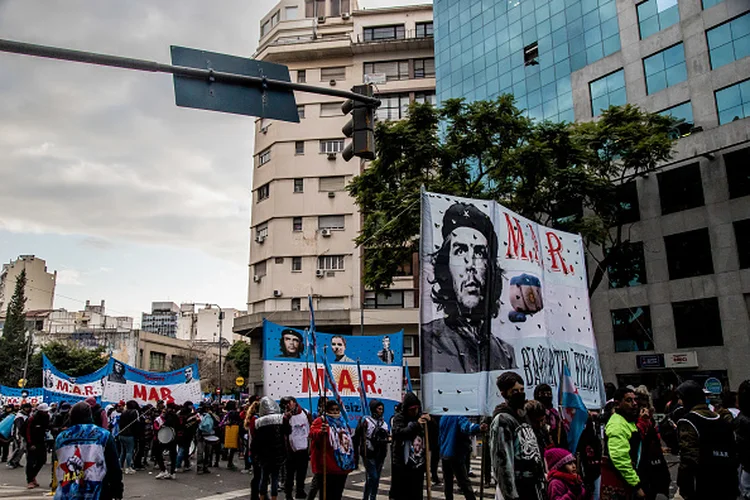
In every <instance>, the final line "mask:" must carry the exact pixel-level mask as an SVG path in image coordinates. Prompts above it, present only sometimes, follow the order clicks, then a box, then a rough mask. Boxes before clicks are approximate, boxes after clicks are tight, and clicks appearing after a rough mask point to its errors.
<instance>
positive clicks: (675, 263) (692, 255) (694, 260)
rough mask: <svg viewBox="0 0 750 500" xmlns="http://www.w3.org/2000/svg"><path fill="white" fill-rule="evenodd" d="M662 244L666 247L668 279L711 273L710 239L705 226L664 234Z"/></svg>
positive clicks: (712, 268) (712, 267) (712, 266)
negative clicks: (684, 231)
mask: <svg viewBox="0 0 750 500" xmlns="http://www.w3.org/2000/svg"><path fill="white" fill-rule="evenodd" d="M664 246H665V248H666V249H667V267H668V268H669V279H671V280H678V279H682V278H691V277H693V276H703V275H705V274H713V272H714V263H713V259H712V258H711V239H710V238H709V236H708V229H707V228H703V229H696V230H695V231H688V232H686V233H679V234H673V235H671V236H665V237H664Z"/></svg>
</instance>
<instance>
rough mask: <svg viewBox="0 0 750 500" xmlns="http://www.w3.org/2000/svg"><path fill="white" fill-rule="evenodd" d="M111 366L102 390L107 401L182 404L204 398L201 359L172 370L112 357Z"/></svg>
mask: <svg viewBox="0 0 750 500" xmlns="http://www.w3.org/2000/svg"><path fill="white" fill-rule="evenodd" d="M107 367H108V370H109V371H108V375H107V377H106V380H105V381H104V391H103V393H102V401H105V402H107V403H114V402H117V401H129V400H131V399H132V400H135V401H137V402H138V404H141V405H144V404H147V403H150V404H156V402H157V401H159V400H162V401H165V402H167V403H171V402H174V403H177V404H182V403H184V402H186V401H192V402H193V403H196V402H199V401H201V400H202V399H203V394H202V393H201V383H200V376H199V374H198V364H197V363H193V364H190V365H187V366H185V367H183V368H180V369H179V370H174V371H171V372H147V371H145V370H139V369H138V368H135V367H133V366H130V365H128V364H125V363H123V362H122V361H119V360H117V359H114V358H110V359H109V363H108V365H107Z"/></svg>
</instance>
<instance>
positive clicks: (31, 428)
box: [26, 403, 50, 489]
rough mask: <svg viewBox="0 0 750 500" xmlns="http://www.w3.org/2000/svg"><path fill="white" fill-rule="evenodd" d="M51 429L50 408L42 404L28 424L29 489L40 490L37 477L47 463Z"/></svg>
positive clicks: (27, 460)
mask: <svg viewBox="0 0 750 500" xmlns="http://www.w3.org/2000/svg"><path fill="white" fill-rule="evenodd" d="M49 428H50V418H49V406H48V405H47V403H40V404H39V405H37V407H36V411H35V412H34V413H33V415H31V416H30V417H29V421H28V422H27V423H26V449H27V452H26V482H27V483H28V486H27V488H29V489H32V488H38V487H39V483H38V482H37V481H36V475H37V474H39V471H40V470H42V467H43V466H44V464H45V463H47V442H46V441H47V431H48V430H49Z"/></svg>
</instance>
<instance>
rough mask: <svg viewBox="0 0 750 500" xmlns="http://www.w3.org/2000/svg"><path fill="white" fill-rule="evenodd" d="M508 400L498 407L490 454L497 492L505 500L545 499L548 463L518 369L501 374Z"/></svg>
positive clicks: (500, 382)
mask: <svg viewBox="0 0 750 500" xmlns="http://www.w3.org/2000/svg"><path fill="white" fill-rule="evenodd" d="M496 385H497V388H498V389H499V390H500V394H501V395H502V396H503V398H504V399H505V403H503V404H500V405H498V406H497V408H495V416H494V418H493V419H492V425H491V426H490V458H491V460H492V470H493V474H494V476H495V480H496V481H497V488H496V496H497V497H498V498H503V499H505V500H517V499H523V500H543V498H544V484H545V481H544V464H543V463H542V453H541V450H539V444H538V442H537V438H536V435H535V434H534V429H533V427H532V425H531V423H530V422H529V420H528V417H527V416H526V411H525V409H524V406H525V404H526V392H525V389H524V385H523V379H522V378H521V376H520V375H518V374H517V373H515V372H505V373H503V374H501V375H500V376H499V377H497V382H496Z"/></svg>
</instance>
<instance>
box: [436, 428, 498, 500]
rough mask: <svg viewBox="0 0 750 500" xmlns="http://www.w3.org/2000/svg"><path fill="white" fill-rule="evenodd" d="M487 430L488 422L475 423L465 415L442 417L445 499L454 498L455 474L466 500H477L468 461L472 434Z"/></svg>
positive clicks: (451, 499)
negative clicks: (470, 477)
mask: <svg viewBox="0 0 750 500" xmlns="http://www.w3.org/2000/svg"><path fill="white" fill-rule="evenodd" d="M486 431H487V424H486V423H483V424H481V425H480V424H474V423H472V422H471V421H470V420H469V419H468V418H467V417H465V416H458V415H444V416H442V417H441V418H440V432H439V434H440V458H441V459H442V461H443V481H444V492H445V500H453V476H455V477H456V483H457V484H458V487H459V489H460V490H461V492H462V493H463V494H464V497H466V500H475V499H476V495H474V490H473V489H472V487H471V484H470V482H469V471H468V470H467V469H466V461H467V458H469V455H470V454H471V436H476V435H477V434H479V433H480V432H486Z"/></svg>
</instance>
